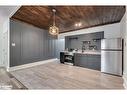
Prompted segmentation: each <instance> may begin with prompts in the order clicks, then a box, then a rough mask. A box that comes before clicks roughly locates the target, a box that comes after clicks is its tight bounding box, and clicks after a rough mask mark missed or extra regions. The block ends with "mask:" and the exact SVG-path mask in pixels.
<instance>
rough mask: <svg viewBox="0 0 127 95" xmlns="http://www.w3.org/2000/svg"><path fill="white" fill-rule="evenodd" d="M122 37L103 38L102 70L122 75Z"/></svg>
mask: <svg viewBox="0 0 127 95" xmlns="http://www.w3.org/2000/svg"><path fill="white" fill-rule="evenodd" d="M122 55H123V53H122V39H121V38H112V39H102V40H101V72H104V73H109V74H114V75H119V76H122Z"/></svg>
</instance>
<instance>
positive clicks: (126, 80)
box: [123, 73, 127, 89]
mask: <svg viewBox="0 0 127 95" xmlns="http://www.w3.org/2000/svg"><path fill="white" fill-rule="evenodd" d="M123 80H124V82H123V86H124V88H125V89H127V75H126V74H125V73H124V74H123Z"/></svg>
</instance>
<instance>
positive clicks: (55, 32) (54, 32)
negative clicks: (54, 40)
mask: <svg viewBox="0 0 127 95" xmlns="http://www.w3.org/2000/svg"><path fill="white" fill-rule="evenodd" d="M52 12H53V25H51V26H50V27H49V33H50V34H51V35H58V34H59V28H58V27H57V26H56V25H55V13H56V10H55V9H52Z"/></svg>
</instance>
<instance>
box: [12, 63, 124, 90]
mask: <svg viewBox="0 0 127 95" xmlns="http://www.w3.org/2000/svg"><path fill="white" fill-rule="evenodd" d="M10 73H11V74H12V75H13V76H15V77H16V79H18V80H19V81H20V82H21V83H22V84H23V85H24V86H26V87H27V88H28V89H124V88H123V80H122V77H118V76H113V75H109V74H104V73H101V72H100V71H96V70H91V69H86V68H82V67H76V66H70V65H65V64H59V63H47V64H43V65H39V66H34V67H30V68H25V69H21V70H16V71H13V72H10Z"/></svg>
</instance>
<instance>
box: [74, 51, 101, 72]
mask: <svg viewBox="0 0 127 95" xmlns="http://www.w3.org/2000/svg"><path fill="white" fill-rule="evenodd" d="M74 65H75V66H80V67H85V68H89V69H94V70H100V68H101V55H93V54H77V53H75V54H74Z"/></svg>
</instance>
